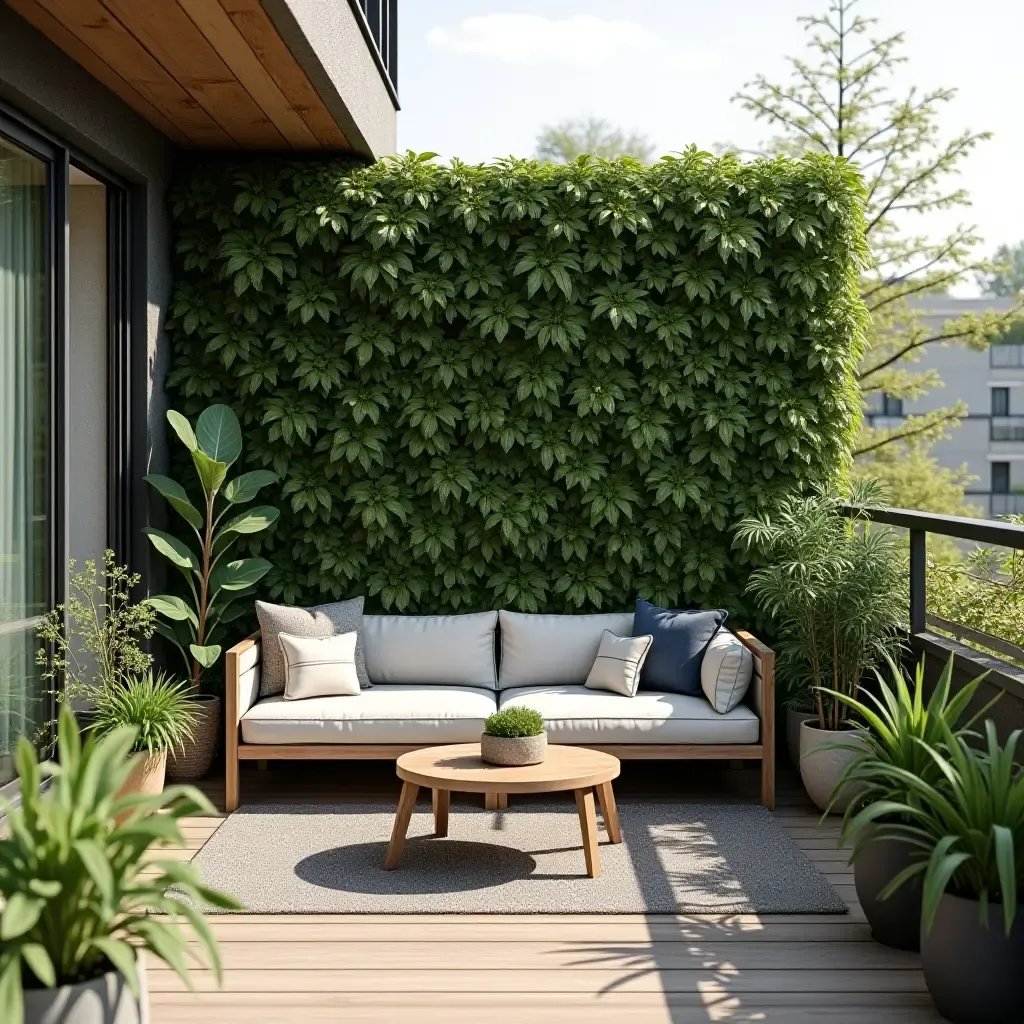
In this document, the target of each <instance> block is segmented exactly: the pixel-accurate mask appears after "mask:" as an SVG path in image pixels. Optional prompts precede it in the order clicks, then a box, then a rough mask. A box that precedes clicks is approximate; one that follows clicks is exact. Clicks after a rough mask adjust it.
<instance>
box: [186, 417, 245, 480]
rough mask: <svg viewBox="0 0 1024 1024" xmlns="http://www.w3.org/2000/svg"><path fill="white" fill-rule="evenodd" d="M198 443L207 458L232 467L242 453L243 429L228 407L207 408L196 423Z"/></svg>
mask: <svg viewBox="0 0 1024 1024" xmlns="http://www.w3.org/2000/svg"><path fill="white" fill-rule="evenodd" d="M196 442H197V443H198V445H199V449H200V450H201V451H202V452H203V454H204V455H206V456H207V458H209V459H211V460H213V461H214V462H223V463H224V464H225V465H226V466H230V465H231V463H233V462H234V461H235V460H236V459H237V458H238V456H239V455H241V453H242V428H241V427H240V426H239V424H238V417H237V416H236V415H235V412H234V410H233V409H232V408H231V407H230V406H228V405H210V406H207V407H206V408H205V409H204V410H203V411H202V413H200V415H199V419H198V420H197V421H196Z"/></svg>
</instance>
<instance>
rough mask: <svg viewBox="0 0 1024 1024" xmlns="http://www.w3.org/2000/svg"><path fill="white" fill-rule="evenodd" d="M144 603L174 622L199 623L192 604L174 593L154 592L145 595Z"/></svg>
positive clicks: (195, 624) (196, 624) (194, 624)
mask: <svg viewBox="0 0 1024 1024" xmlns="http://www.w3.org/2000/svg"><path fill="white" fill-rule="evenodd" d="M144 603H145V604H148V605H149V606H150V607H151V608H152V609H153V610H154V611H155V612H156V613H157V614H158V615H163V616H164V618H167V619H173V620H174V621H176V622H184V621H188V622H191V623H192V625H193V626H198V625H199V620H198V619H197V618H196V613H195V611H194V610H193V608H192V606H191V605H190V604H188V602H187V601H185V600H184V599H183V598H180V597H177V596H176V595H174V594H154V595H153V596H152V597H147V598H146V600H145V602H144Z"/></svg>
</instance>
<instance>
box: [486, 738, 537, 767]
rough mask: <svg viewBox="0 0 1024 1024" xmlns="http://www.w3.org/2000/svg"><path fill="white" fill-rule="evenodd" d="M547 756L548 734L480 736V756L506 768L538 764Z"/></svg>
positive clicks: (489, 762) (490, 762) (488, 761)
mask: <svg viewBox="0 0 1024 1024" xmlns="http://www.w3.org/2000/svg"><path fill="white" fill-rule="evenodd" d="M547 756H548V734H547V733H546V732H542V733H539V734H538V735H537V736H489V735H488V734H487V733H483V735H481V737H480V757H481V758H482V759H483V760H484V761H486V762H487V763H488V764H500V765H504V766H505V767H506V768H519V767H522V766H523V765H527V764H540V763H541V761H543V760H544V759H545V758H546V757H547Z"/></svg>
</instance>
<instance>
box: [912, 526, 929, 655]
mask: <svg viewBox="0 0 1024 1024" xmlns="http://www.w3.org/2000/svg"><path fill="white" fill-rule="evenodd" d="M927 537H928V534H927V533H926V532H925V531H924V530H916V529H911V531H910V634H911V636H913V635H914V634H915V633H923V632H924V631H925V629H926V628H927V616H928V592H927V586H926V581H927V573H928V566H927V555H926V538H927Z"/></svg>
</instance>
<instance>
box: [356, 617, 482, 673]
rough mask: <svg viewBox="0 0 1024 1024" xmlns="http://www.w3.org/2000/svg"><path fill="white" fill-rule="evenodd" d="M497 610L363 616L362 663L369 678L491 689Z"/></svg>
mask: <svg viewBox="0 0 1024 1024" xmlns="http://www.w3.org/2000/svg"><path fill="white" fill-rule="evenodd" d="M497 621H498V613H497V612H475V613H473V614H470V615H366V616H364V618H363V638H364V640H365V642H366V668H367V672H368V673H369V676H370V679H371V681H373V682H375V683H425V684H429V683H440V684H447V685H449V686H480V687H485V688H488V689H491V690H493V689H494V687H495V685H496V683H497V679H496V674H495V671H494V627H495V624H496V623H497Z"/></svg>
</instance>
